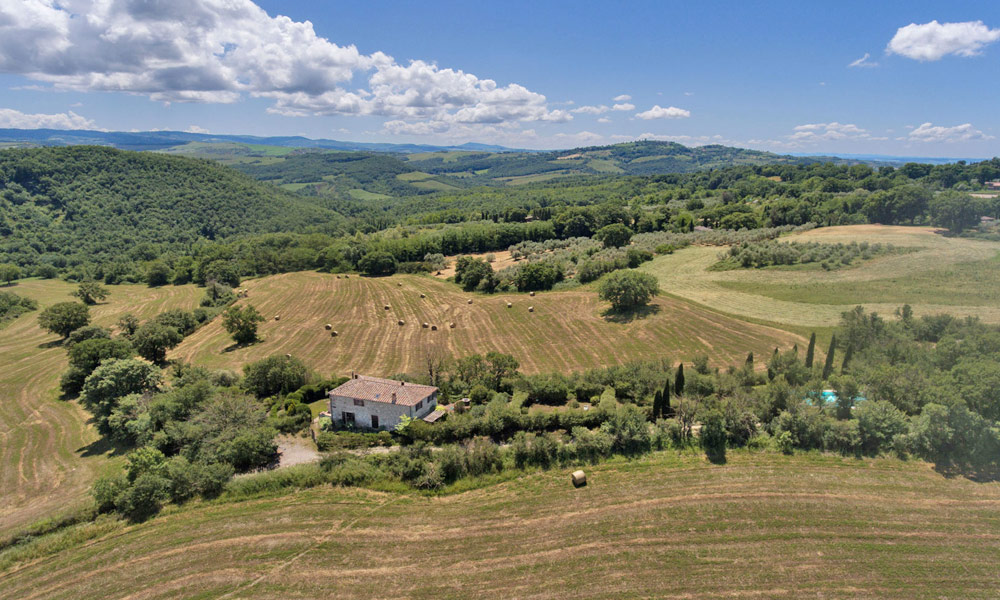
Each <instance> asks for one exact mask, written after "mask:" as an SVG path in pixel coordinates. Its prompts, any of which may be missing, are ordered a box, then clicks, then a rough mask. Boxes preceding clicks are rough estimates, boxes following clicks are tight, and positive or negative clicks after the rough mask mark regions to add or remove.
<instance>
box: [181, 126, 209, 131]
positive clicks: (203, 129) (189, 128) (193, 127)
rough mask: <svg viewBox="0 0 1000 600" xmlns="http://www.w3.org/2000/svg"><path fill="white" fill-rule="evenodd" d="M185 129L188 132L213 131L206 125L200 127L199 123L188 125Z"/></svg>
mask: <svg viewBox="0 0 1000 600" xmlns="http://www.w3.org/2000/svg"><path fill="white" fill-rule="evenodd" d="M185 131H187V132H188V133H211V131H209V130H207V129H205V128H204V127H199V126H197V125H190V126H188V128H187V129H186V130H185Z"/></svg>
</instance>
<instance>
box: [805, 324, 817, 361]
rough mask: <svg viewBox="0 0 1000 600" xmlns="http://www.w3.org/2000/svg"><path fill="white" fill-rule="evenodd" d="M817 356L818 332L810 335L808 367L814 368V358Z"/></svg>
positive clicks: (807, 350)
mask: <svg viewBox="0 0 1000 600" xmlns="http://www.w3.org/2000/svg"><path fill="white" fill-rule="evenodd" d="M815 357H816V332H815V331H814V332H813V333H812V335H810V336H809V347H808V348H806V368H807V369H811V368H813V359H814V358H815Z"/></svg>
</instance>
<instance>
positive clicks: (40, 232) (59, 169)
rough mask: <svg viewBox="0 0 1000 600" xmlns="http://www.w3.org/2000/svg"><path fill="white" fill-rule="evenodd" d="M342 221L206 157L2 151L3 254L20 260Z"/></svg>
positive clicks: (78, 257) (44, 260)
mask: <svg viewBox="0 0 1000 600" xmlns="http://www.w3.org/2000/svg"><path fill="white" fill-rule="evenodd" d="M340 223H342V217H340V215H338V214H337V213H335V212H334V211H331V210H328V209H325V208H321V207H319V206H316V205H314V204H311V203H310V202H309V201H308V200H306V199H304V198H301V197H298V196H296V195H294V194H290V193H287V192H284V191H282V190H279V189H276V188H275V187H274V186H270V185H265V184H261V183H258V182H256V181H254V180H253V179H251V178H250V177H247V176H245V175H243V174H241V173H238V172H236V171H234V170H232V169H228V168H226V167H222V166H219V165H217V164H215V163H212V162H209V161H206V160H199V159H190V158H181V157H170V156H162V155H157V154H150V153H136V152H127V151H121V150H114V149H111V148H106V147H98V146H73V147H67V148H41V149H31V150H6V151H2V152H0V235H2V242H0V254H3V255H4V257H5V261H6V262H13V263H17V264H20V265H22V266H39V265H44V264H49V265H52V266H54V267H56V268H59V269H62V268H65V267H67V266H70V267H71V266H73V265H74V264H77V263H93V262H107V261H112V260H120V259H131V260H151V259H153V258H157V257H160V256H162V254H163V253H164V252H165V251H169V250H175V251H182V252H183V251H187V250H189V249H190V247H191V246H192V244H196V243H198V242H200V241H204V240H220V239H225V238H230V237H234V236H238V235H243V234H259V233H267V232H275V231H306V230H308V229H316V230H322V231H325V232H329V233H335V232H337V231H338V227H339V225H340ZM147 255H148V256H147Z"/></svg>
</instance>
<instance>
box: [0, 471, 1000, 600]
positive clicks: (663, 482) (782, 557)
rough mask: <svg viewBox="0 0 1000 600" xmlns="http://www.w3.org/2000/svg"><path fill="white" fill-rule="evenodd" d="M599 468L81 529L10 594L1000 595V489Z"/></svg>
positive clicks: (309, 495)
mask: <svg viewBox="0 0 1000 600" xmlns="http://www.w3.org/2000/svg"><path fill="white" fill-rule="evenodd" d="M587 471H588V482H589V483H588V485H587V486H586V487H584V488H580V489H574V488H573V487H572V486H571V485H570V482H569V476H568V474H569V470H568V469H555V470H552V471H547V472H535V473H532V474H526V475H523V476H521V477H519V478H517V479H515V480H512V481H508V482H506V483H499V484H495V485H491V486H488V487H485V488H482V489H477V490H473V491H468V492H464V493H460V494H455V495H451V496H442V497H427V496H422V495H419V494H416V493H385V492H374V491H367V490H360V489H343V488H331V487H320V488H314V489H310V490H304V491H299V492H295V493H286V494H284V495H280V496H276V497H266V498H261V499H257V500H249V501H244V502H238V503H231V502H222V501H216V502H215V503H211V504H207V505H206V504H193V505H191V506H189V507H182V508H179V509H177V508H175V509H171V510H170V511H168V512H167V513H165V514H163V515H161V516H159V517H157V518H155V519H153V520H152V521H150V522H148V523H145V524H141V525H135V526H123V525H121V524H120V523H115V524H95V525H85V526H82V527H79V528H77V529H75V530H70V531H68V532H66V534H64V535H65V537H64V538H59V539H53V540H43V541H45V542H47V543H49V544H51V545H52V547H54V548H59V547H64V546H68V547H64V548H63V549H62V550H61V551H59V552H57V553H55V554H50V555H47V553H46V552H45V551H44V549H43V547H42V546H43V545H44V544H41V543H40V544H39V545H38V546H37V547H36V548H35V552H34V553H30V552H23V551H22V556H24V557H25V558H27V560H24V561H21V562H15V563H13V564H10V563H9V562H8V565H9V566H7V569H6V570H5V571H3V572H0V598H11V599H13V598H17V599H19V600H28V599H37V598H53V599H54V598H67V599H75V598H124V597H126V594H128V596H127V597H141V598H176V597H180V596H183V597H186V598H373V597H378V598H462V599H464V598H512V597H533V598H534V597H545V598H581V597H586V598H648V597H657V598H733V597H751V598H804V597H809V598H826V599H829V598H905V599H908V600H909V599H916V598H995V597H996V592H997V589H998V587H1000V570H998V569H997V565H998V564H1000V518H998V516H997V515H998V508H1000V484H996V483H992V484H976V483H972V482H969V481H967V480H964V479H947V478H944V477H942V476H941V475H939V474H937V473H935V472H934V471H933V470H931V469H930V468H929V467H928V466H927V465H926V464H925V463H921V462H909V463H908V462H902V461H898V460H893V459H878V460H864V461H862V460H856V459H847V458H839V457H833V456H820V455H815V454H807V455H797V456H792V457H787V456H783V455H780V454H755V453H751V452H747V451H739V452H731V453H730V460H729V462H728V464H726V465H723V466H718V465H711V464H709V463H708V462H707V461H706V460H705V459H704V458H703V457H702V456H700V455H698V454H693V453H683V454H678V453H676V452H674V451H670V452H661V453H656V454H653V455H650V456H647V457H645V458H643V459H640V460H636V461H632V462H629V461H624V460H620V459H619V460H615V461H611V462H608V463H604V464H601V465H599V466H596V467H588V468H587ZM71 538H72V539H71ZM74 540H75V541H74ZM4 558H5V557H3V556H2V555H0V564H3V562H5V561H3V559H4ZM10 558H14V557H10ZM8 560H9V559H8Z"/></svg>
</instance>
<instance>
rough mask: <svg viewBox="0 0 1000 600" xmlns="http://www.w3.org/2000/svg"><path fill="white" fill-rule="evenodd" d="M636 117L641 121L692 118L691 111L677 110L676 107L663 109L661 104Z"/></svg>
mask: <svg viewBox="0 0 1000 600" xmlns="http://www.w3.org/2000/svg"><path fill="white" fill-rule="evenodd" d="M635 116H636V117H638V118H640V119H646V120H649V119H687V118H688V117H690V116H691V111H689V110H684V109H683V108H677V107H676V106H668V107H667V108H663V107H661V106H660V105H659V104H657V105H656V106H654V107H653V108H651V109H649V110H647V111H644V112H641V113H636V115H635Z"/></svg>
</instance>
